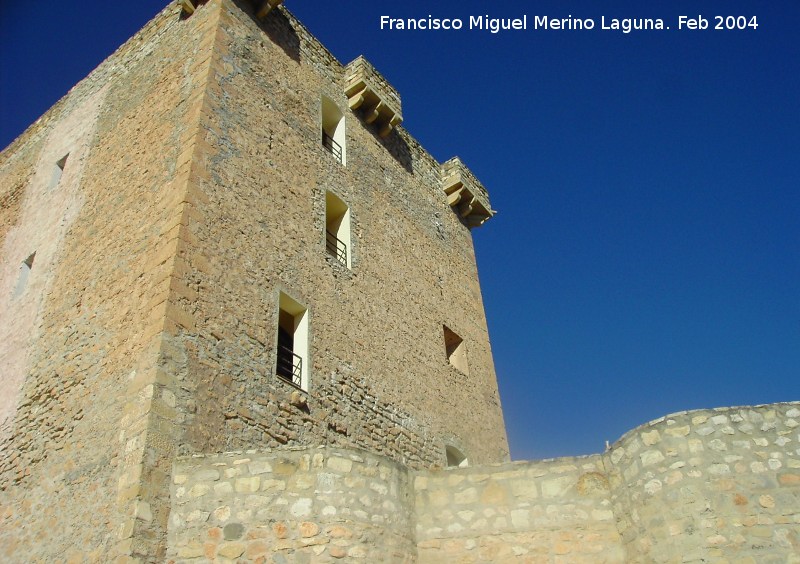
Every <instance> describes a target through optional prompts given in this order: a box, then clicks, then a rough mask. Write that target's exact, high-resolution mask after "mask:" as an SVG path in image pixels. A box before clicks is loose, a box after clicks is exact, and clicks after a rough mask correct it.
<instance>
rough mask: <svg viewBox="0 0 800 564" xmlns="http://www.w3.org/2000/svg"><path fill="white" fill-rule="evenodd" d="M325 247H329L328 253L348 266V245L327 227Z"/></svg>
mask: <svg viewBox="0 0 800 564" xmlns="http://www.w3.org/2000/svg"><path fill="white" fill-rule="evenodd" d="M325 248H326V249H328V254H330V255H331V256H333V257H335V258H336V259H337V260H338V261H339V262H340V263H342V264H343V265H344V266H347V245H345V244H344V242H343V241H340V240H339V239H338V238H337V237H336V235H334V234H333V233H331V232H330V231H328V230H327V229H326V230H325Z"/></svg>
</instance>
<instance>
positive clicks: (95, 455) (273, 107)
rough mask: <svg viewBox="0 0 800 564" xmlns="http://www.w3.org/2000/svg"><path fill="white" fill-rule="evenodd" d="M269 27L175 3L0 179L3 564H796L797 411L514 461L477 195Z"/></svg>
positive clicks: (301, 40)
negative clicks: (328, 118) (343, 242)
mask: <svg viewBox="0 0 800 564" xmlns="http://www.w3.org/2000/svg"><path fill="white" fill-rule="evenodd" d="M279 3H280V2H275V1H271V2H270V3H269V6H275V5H277V4H279ZM261 7H262V3H261V2H256V3H253V2H250V1H244V0H209V1H208V2H196V1H191V2H190V1H189V0H184V1H182V2H173V3H170V4H169V5H168V6H167V7H166V8H165V9H164V10H163V11H162V12H161V13H160V14H159V15H158V16H156V18H155V19H153V20H152V21H151V22H150V23H149V24H148V25H147V26H146V27H145V28H144V29H143V30H142V31H140V32H139V33H138V34H137V35H135V36H134V37H133V38H131V39H130V40H129V41H128V42H127V43H126V44H125V45H123V46H122V47H121V48H120V49H119V50H118V51H117V52H116V53H115V54H114V55H112V56H111V57H110V58H109V59H108V60H106V61H105V62H104V63H102V64H101V65H100V66H99V67H98V68H97V69H96V70H95V71H94V72H93V73H92V74H90V75H89V77H87V78H86V79H85V80H83V81H82V82H80V83H79V84H78V85H77V86H75V87H74V88H73V89H72V90H71V91H70V92H69V93H68V94H67V95H66V96H65V97H64V98H63V99H62V100H61V101H60V102H58V103H57V104H56V105H55V106H54V107H53V108H51V109H50V110H49V111H48V112H47V113H46V114H45V115H44V116H42V117H41V118H40V119H39V120H38V121H37V122H36V123H34V124H33V125H32V126H31V127H30V128H29V129H28V130H27V131H26V132H25V133H23V134H22V135H21V136H20V138H19V139H17V140H16V141H15V142H14V143H12V145H11V146H9V147H8V148H7V149H6V150H4V151H3V152H2V153H1V154H0V238H2V246H1V247H0V561H2V562H75V563H77V562H118V563H128V562H164V561H167V560H174V561H210V560H214V561H219V562H235V561H242V562H246V561H255V562H258V561H261V562H266V561H269V562H278V563H282V562H324V561H328V560H342V559H344V560H347V561H364V562H383V561H386V562H487V563H488V562H504V561H520V562H548V563H549V562H565V563H566V562H604V561H605V562H623V561H624V562H651V561H655V562H701V561H720V562H723V561H725V562H741V563H742V564H744V563H748V562H758V563H762V562H792V563H796V562H798V561H799V560H798V558H797V557H796V556H795V555H796V554H798V553H800V548H799V547H798V527H800V524H799V522H800V517H799V516H798V507H800V500H798V495H800V494H799V493H798V492H799V490H800V483H799V482H800V451H799V450H798V448H800V436H798V429H797V427H798V422H800V406H798V405H797V404H780V405H775V406H762V407H758V408H742V409H738V408H737V409H734V408H731V409H724V410H714V411H702V412H691V413H684V414H678V415H673V416H670V417H668V418H665V419H662V420H659V421H657V422H654V423H652V424H650V425H648V426H645V427H643V428H640V429H637V430H635V431H632V432H631V433H629V434H627V435H626V436H625V437H623V438H622V439H621V440H620V441H619V442H618V443H617V444H616V445H614V447H613V448H612V449H611V450H610V451H609V452H607V453H604V454H598V455H594V456H590V457H582V458H569V459H559V460H551V461H539V462H514V463H509V462H508V460H509V453H508V444H507V439H506V433H505V427H504V423H503V415H502V409H501V406H500V399H499V395H498V389H497V382H496V377H495V372H494V366H493V361H492V354H491V348H490V344H489V336H488V330H487V326H486V319H485V316H484V312H483V302H482V297H481V291H480V285H479V281H478V273H477V267H476V263H475V255H474V249H473V245H472V231H471V227H476V226H478V225H480V224H481V223H483V222H484V221H485V220H487V219H489V218H491V216H492V215H493V213H494V212H493V211H492V210H491V207H490V204H489V201H488V192H487V191H486V190H485V188H484V187H483V185H481V184H480V182H479V180H478V179H477V178H475V176H474V175H473V174H472V173H471V172H470V171H469V170H468V169H467V168H466V166H465V165H464V163H462V162H461V161H460V160H458V159H450V160H449V161H447V163H445V164H442V163H438V162H437V161H436V160H435V159H434V158H433V157H432V156H431V155H430V154H429V153H427V152H426V151H425V149H424V148H422V147H421V146H420V145H419V143H417V142H416V140H415V139H414V138H413V137H412V136H411V134H410V133H409V132H408V131H406V130H405V129H404V128H403V127H401V126H399V125H398V122H399V120H400V119H401V117H400V116H401V114H400V110H401V103H402V100H401V97H400V94H399V93H397V91H396V90H394V88H393V87H391V85H390V84H389V81H388V80H386V79H385V78H384V77H382V76H380V74H379V72H378V69H374V68H372V67H371V66H370V65H368V63H367V62H366V61H361V62H359V65H357V66H359V67H361V66H363V67H364V68H367V67H368V68H369V72H370V80H371V84H377V85H379V86H380V88H375V89H374V91H370V94H369V96H368V97H367V101H366V102H365V101H363V100H361V99H360V97H359V93H358V92H351V95H352V98H348V96H347V95H346V93H345V91H346V87H347V86H346V83H347V76H346V67H345V66H343V65H342V64H341V63H340V62H339V61H337V60H336V59H335V58H334V57H333V56H332V55H331V54H330V53H329V52H328V51H327V50H326V49H325V48H324V47H323V46H322V45H321V44H320V43H319V42H318V41H317V40H316V39H315V38H314V37H312V36H311V35H310V34H309V33H308V31H307V30H306V29H305V28H304V27H303V26H302V24H300V23H299V22H298V21H297V20H296V19H295V18H294V17H293V16H292V15H291V13H290V12H289V11H287V10H286V9H285V8H283V7H280V8H275V9H273V10H272V11H270V12H269V13H268V14H267V15H266V16H265V17H264V18H259V17H256V16H255V14H256V13H257V11H258V10H259V9H260V8H261ZM195 8H196V9H195ZM264 11H266V9H265V10H264ZM190 12H191V13H190ZM352 68H355V67H351V69H352ZM386 93H389V94H386ZM380 96H391V102H392V111H391V112H389V113H390V114H391V116H389V114H388V113H387V112H386V111H383V113H381V111H379V108H378V107H377V106H375V107H371V106H370V105H371V104H376V103H377V102H379V101H380ZM323 98H324V99H325V107H326V108H328V110H325V111H329V110H330V108H331V107H335V108H337V109H338V111H339V112H340V113H341V116H342V119H343V122H340V123H341V124H343V127H344V129H345V133H344V135H343V136H341V135H340V133H341V131H339V132H338V133H337V135H339V136H338V137H337V139H340V140H341V141H342V142H343V143H344V145H345V147H344V149H345V151H344V152H345V153H346V159H344V161H345V162H340V159H338V158H337V157H336V155H335V154H334V153H332V152H331V151H330V150H328V148H326V147H325V146H324V145H323V142H322V135H321V133H322V126H323V115H322V113H323ZM359 100H361V104H362V106H367V107H362V106H358V107H356V106H357V103H356V102H358V101H359ZM351 103H352V104H353V107H354V108H356V109H355V111H351V110H350V104H351ZM394 106H396V107H394ZM387 119H388V120H389V121H388V122H386V120H387ZM375 120H378V121H377V122H376V121H375ZM380 120H383V121H384V122H385V123H381V124H380V127H378V122H379V121H380ZM448 163H449V164H448ZM454 171H455V172H457V173H458V175H457V176H458V178H457V180H458V182H454V181H453V178H454V176H453V175H454V174H455V172H454ZM445 177H447V178H450V180H447V178H445ZM445 182H447V183H448V184H447V186H448V187H449V188H450V189H452V190H451V191H452V193H451V194H449V197H450V199H451V203H448V194H447V193H446V192H445V190H444V188H443V186H444V184H445ZM465 183H466V184H465ZM467 185H468V186H467ZM465 186H466V187H465ZM462 188H463V189H462ZM327 194H332V195H333V196H335V201H336V202H342V203H343V205H345V206H346V207H347V209H348V220H349V221H350V225H349V227H350V239H351V240H350V241H349V246H348V249H347V250H348V261H347V262H346V263H345V264H343V263H342V262H340V261H339V260H338V259H337V258H336V256H332V255H331V254H329V252H328V251H327V249H326V234H325V230H326V224H327V219H326V199H328V198H327V197H326V195H327ZM478 196H479V198H478V199H477V200H475V199H474V198H475V197H478ZM330 200H331V201H333V200H334V198H332V197H331V198H330ZM451 204H452V205H453V206H454V207H453V208H451ZM489 228H490V227H489ZM282 295H283V296H288V297H289V298H291V300H293V302H292V303H293V304H299V305H297V307H302V309H303V311H304V314H305V315H306V317H305V321H304V323H306V325H307V345H308V347H307V348H308V350H307V352H306V353H304V354H305V357H304V358H303V359H302V360H303V366H304V370H305V371H306V372H305V376H304V378H305V380H303V384H302V385H301V386H295V385H293V384H292V383H290V382H288V381H286V380H284V379H283V378H281V377H278V376H277V375H276V373H277V367H278V364H279V363H278V353H277V351H278V340H279V331H278V327H279V319H280V313H279V310H280V304H281V296H282ZM292 307H295V306H292ZM292 315H294V314H292ZM303 331H305V326H304V329H303ZM303 338H305V336H304V337H303ZM454 350H457V353H455V352H453V351H454ZM451 355H452V356H451ZM320 445H322V446H320ZM447 453H450V454H453V453H457V454H460V455H464V456H465V457H466V458H467V461H468V463H469V466H467V467H464V468H452V469H448V470H443V469H442V468H443V467H444V466H445V465H446V464H447V463H448V456H447ZM451 462H452V460H451Z"/></svg>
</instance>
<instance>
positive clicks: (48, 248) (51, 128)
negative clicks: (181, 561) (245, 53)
mask: <svg viewBox="0 0 800 564" xmlns="http://www.w3.org/2000/svg"><path fill="white" fill-rule="evenodd" d="M207 23H209V19H208V17H206V16H203V15H200V16H198V17H197V18H193V19H192V20H183V19H181V16H180V9H179V8H178V7H177V6H176V5H174V4H172V5H170V6H168V7H167V8H166V9H165V10H164V11H163V12H162V13H161V14H159V15H158V16H157V17H156V18H155V19H154V20H153V21H152V22H150V23H149V24H148V25H147V26H146V27H145V28H144V29H143V30H142V31H141V32H139V33H138V34H137V35H136V36H134V37H133V38H132V39H130V40H129V41H128V42H127V43H126V44H125V45H124V46H123V47H121V48H120V50H119V51H117V53H115V54H114V55H113V56H112V57H110V58H109V59H108V60H107V61H105V62H104V63H103V64H101V65H100V66H99V67H98V68H97V69H96V70H95V71H94V72H93V73H92V74H91V75H90V76H89V77H88V78H87V79H85V80H84V81H82V82H81V83H80V84H78V85H77V86H76V87H75V88H73V89H72V90H71V91H70V93H69V94H67V95H66V96H65V97H64V98H63V99H62V100H61V101H60V102H59V103H58V104H56V106H54V107H53V108H51V109H50V110H49V111H48V113H47V114H46V115H45V116H43V117H42V118H40V119H39V120H38V121H37V122H36V123H35V124H33V125H32V126H31V127H30V128H29V129H28V130H27V131H26V132H25V133H24V134H23V135H22V136H20V138H18V139H17V140H16V141H15V142H14V143H12V145H11V146H10V147H8V148H7V149H6V150H5V151H4V152H3V153H2V155H0V187H2V194H0V200H2V201H3V202H4V205H3V206H2V207H1V208H0V218H1V219H0V226H2V229H1V232H2V235H3V241H2V245H3V246H2V256H0V320H1V321H0V372H2V378H0V387H1V388H0V395H2V398H3V400H2V407H0V420H2V421H0V560H3V561H4V562H32V561H82V560H84V559H86V560H90V561H109V560H111V559H113V558H114V556H115V555H117V554H121V555H129V554H131V553H135V552H137V551H138V552H139V553H140V554H151V555H153V557H155V554H157V548H156V547H157V546H158V539H157V535H155V536H154V535H152V534H149V535H148V534H138V540H137V541H136V542H135V543H134V541H133V540H132V539H133V537H134V536H137V535H136V534H135V533H134V531H136V530H139V529H141V528H144V529H149V533H152V529H153V528H155V530H158V524H159V522H160V521H162V520H163V523H164V530H165V529H166V518H167V514H166V513H164V512H163V511H162V509H163V506H162V507H159V506H158V504H157V503H155V502H154V500H153V496H156V497H157V495H156V492H157V491H158V486H157V484H158V483H159V481H160V482H161V483H163V484H164V485H165V488H166V487H168V486H167V479H168V478H167V477H166V476H165V475H164V474H163V473H162V474H161V475H159V473H158V472H160V470H157V471H155V472H153V471H152V470H153V469H154V468H155V467H156V466H157V464H150V462H151V461H155V460H156V459H157V457H156V456H155V453H156V452H157V450H156V449H153V444H154V442H155V440H156V439H157V440H158V441H159V444H161V445H166V446H167V448H166V449H162V451H161V452H165V450H166V451H168V449H169V441H164V440H163V435H161V436H159V435H158V433H157V432H156V430H154V429H153V428H152V427H151V426H150V421H151V420H150V419H149V417H148V416H149V412H150V407H151V406H152V405H153V400H154V398H153V388H152V387H150V386H151V383H152V376H153V373H154V368H155V359H156V358H157V357H158V355H159V350H160V346H161V340H160V334H161V331H162V330H163V327H164V324H165V320H166V319H167V318H168V315H166V314H164V311H163V310H164V298H163V296H164V291H165V290H169V288H170V280H169V276H168V275H167V272H168V271H169V270H170V268H171V266H172V265H171V263H169V262H168V261H167V259H166V258H165V257H163V256H162V254H161V253H162V252H163V251H164V249H165V248H166V247H167V246H168V245H169V240H170V238H169V232H170V230H171V229H172V228H173V227H174V220H175V216H174V214H175V208H176V206H175V200H176V199H177V200H179V201H180V200H181V199H182V197H183V196H182V185H185V182H182V180H181V175H182V171H181V168H180V167H179V166H178V161H179V155H180V152H181V150H182V149H183V147H184V139H185V136H186V134H187V130H189V129H190V128H189V127H187V122H186V116H187V114H191V109H192V106H193V105H194V103H195V99H194V98H193V97H192V95H191V94H192V92H193V91H195V90H196V89H197V88H198V87H199V86H201V85H202V83H203V80H202V79H204V76H202V75H201V73H200V72H199V71H201V70H202V64H201V65H200V66H199V67H198V66H193V65H191V64H189V62H190V61H192V60H193V58H194V57H195V55H196V53H197V52H198V51H202V48H203V47H202V42H201V41H195V40H193V39H190V38H192V37H193V36H194V35H195V34H200V35H202V34H203V32H202V28H203V26H204V25H205V24H207ZM212 23H213V22H212ZM200 61H201V62H202V57H200ZM201 92H202V90H201ZM67 153H69V157H68V159H67V161H66V165H65V167H64V170H63V174H62V176H61V179H60V181H59V182H58V184H55V185H53V184H52V183H51V179H52V178H53V169H54V168H55V167H56V163H57V162H58V161H59V160H60V159H61V158H62V157H63V156H65V155H66V154H67ZM5 202H8V203H9V204H10V205H8V206H6V205H5ZM34 251H35V253H36V255H35V259H34V261H33V265H32V268H31V271H30V275H29V279H28V284H27V286H26V288H25V290H24V292H22V293H20V294H19V295H16V292H15V290H14V286H15V284H16V280H17V278H18V276H19V269H20V265H21V263H22V261H24V260H25V259H26V257H28V256H29V255H30V253H32V252H34ZM159 399H160V397H156V398H155V400H159ZM145 453H146V455H147V456H145ZM161 460H163V457H162V458H161ZM167 460H168V462H167V463H166V464H165V465H163V466H166V468H167V472H169V468H170V467H171V463H172V455H171V454H167ZM167 492H168V490H166V489H165V493H164V494H163V495H162V497H163V498H164V501H167V502H168V499H167V497H166V496H167ZM151 503H152V505H151ZM166 507H167V508H168V505H167V506H166ZM154 538H155V542H153V539H154ZM134 544H135V545H136V546H135V547H134Z"/></svg>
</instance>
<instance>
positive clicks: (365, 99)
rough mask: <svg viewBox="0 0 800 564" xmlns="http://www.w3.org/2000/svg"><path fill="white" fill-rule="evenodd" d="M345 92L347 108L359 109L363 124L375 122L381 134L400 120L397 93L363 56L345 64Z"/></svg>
mask: <svg viewBox="0 0 800 564" xmlns="http://www.w3.org/2000/svg"><path fill="white" fill-rule="evenodd" d="M344 92H345V95H346V96H347V98H348V100H349V105H350V109H351V110H353V111H354V112H355V111H360V113H361V115H362V117H363V119H364V121H365V122H366V123H375V124H376V125H377V127H378V134H379V135H380V136H381V137H386V136H387V135H389V133H391V132H392V129H394V128H395V127H397V126H398V125H400V123H401V122H402V121H403V115H402V113H401V109H402V106H401V102H400V94H398V93H397V90H395V89H394V87H393V86H392V85H391V84H389V83H388V82H387V81H386V79H385V78H383V76H381V74H380V73H379V72H378V71H376V70H375V67H373V66H372V65H371V64H370V63H369V62H368V61H367V60H366V59H365V58H364V57H358V58H357V59H355V60H353V61H352V62H350V63H349V64H348V65H347V66H346V67H345V91H344Z"/></svg>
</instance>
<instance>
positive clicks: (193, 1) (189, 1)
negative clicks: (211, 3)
mask: <svg viewBox="0 0 800 564" xmlns="http://www.w3.org/2000/svg"><path fill="white" fill-rule="evenodd" d="M207 1H208V0H178V4H180V5H181V8H183V12H184V13H185V14H188V15H190V16H191V15H192V14H194V11H195V10H196V9H197V8H199V7H200V6H201V5H202V4H205V3H206V2H207Z"/></svg>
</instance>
